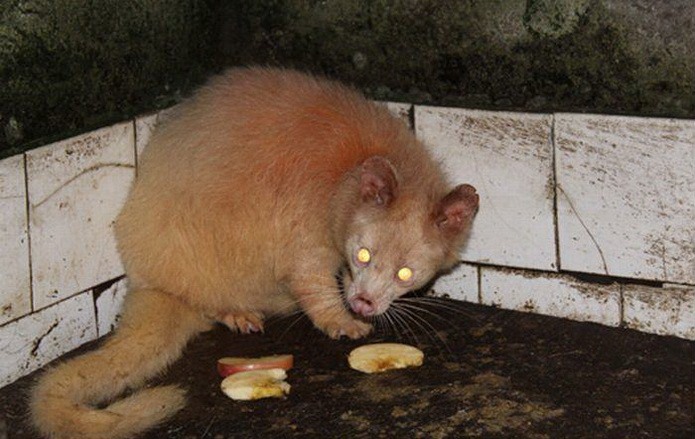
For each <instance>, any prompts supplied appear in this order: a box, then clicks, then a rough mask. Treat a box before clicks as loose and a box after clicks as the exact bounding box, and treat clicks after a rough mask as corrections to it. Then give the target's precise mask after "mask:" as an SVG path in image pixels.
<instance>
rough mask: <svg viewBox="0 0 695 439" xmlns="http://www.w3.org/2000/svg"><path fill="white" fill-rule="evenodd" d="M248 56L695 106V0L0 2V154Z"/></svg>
mask: <svg viewBox="0 0 695 439" xmlns="http://www.w3.org/2000/svg"><path fill="white" fill-rule="evenodd" d="M240 64H241V65H244V64H269V65H281V66H292V67H299V68H303V69H306V70H310V71H313V72H318V73H324V74H327V75H329V76H332V77H336V78H339V79H342V80H344V81H347V82H350V83H353V84H355V85H357V86H358V87H360V88H362V89H363V90H365V92H366V93H367V94H368V95H370V96H371V97H373V98H377V99H388V100H400V101H407V102H416V103H431V104H439V105H460V106H468V107H475V108H490V109H512V110H528V111H588V112H600V113H613V114H616V113H618V114H636V115H657V116H671V117H695V2H693V0H632V1H629V2H628V1H624V0H91V1H90V0H25V1H20V0H0V128H1V129H2V131H0V157H1V156H6V155H9V154H11V153H13V152H16V151H18V150H21V149H26V148H29V147H32V146H36V145H39V144H42V143H46V142H47V141H49V140H54V139H56V138H59V137H66V136H68V135H70V134H73V133H75V132H77V131H84V130H87V129H91V128H94V127H96V126H100V125H104V124H107V123H110V122H112V121H115V120H122V119H124V118H127V117H129V116H132V115H134V114H138V113H142V112H145V111H148V110H151V109H155V108H160V107H162V106H166V105H167V104H170V103H172V102H174V101H176V100H177V99H179V98H180V96H181V95H182V94H186V93H187V92H188V91H189V90H190V89H191V88H192V87H193V86H195V85H197V84H200V83H201V82H202V80H203V78H205V77H206V76H209V75H210V74H212V73H214V72H215V71H217V70H219V69H220V68H221V67H222V66H224V65H226V66H230V65H240Z"/></svg>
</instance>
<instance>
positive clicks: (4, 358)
mask: <svg viewBox="0 0 695 439" xmlns="http://www.w3.org/2000/svg"><path fill="white" fill-rule="evenodd" d="M96 334H97V331H96V325H95V321H94V301H93V300H92V294H91V292H87V293H82V294H79V295H77V296H75V297H71V298H69V299H67V300H65V301H63V302H60V303H58V304H55V305H54V306H51V307H48V308H45V309H43V310H41V311H39V312H37V313H34V314H31V315H28V316H26V317H23V318H21V319H19V320H16V321H14V322H12V323H9V324H7V325H5V326H2V327H0V352H2V355H0V387H2V386H4V385H6V384H9V383H11V382H13V381H14V380H16V379H17V378H20V377H22V376H24V375H27V374H29V373H31V372H33V371H35V370H36V369H38V368H40V367H42V366H43V365H45V364H47V363H49V362H50V361H51V360H53V359H55V358H57V357H59V356H61V355H62V354H64V353H66V352H69V351H71V350H72V349H74V348H76V347H78V346H80V345H82V344H84V343H86V342H88V341H91V340H93V339H94V338H95V337H96Z"/></svg>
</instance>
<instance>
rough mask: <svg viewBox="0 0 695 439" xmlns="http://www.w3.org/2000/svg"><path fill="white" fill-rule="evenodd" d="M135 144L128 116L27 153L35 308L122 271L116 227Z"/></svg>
mask: <svg viewBox="0 0 695 439" xmlns="http://www.w3.org/2000/svg"><path fill="white" fill-rule="evenodd" d="M134 149H135V145H134V133H133V123H132V122H127V123H122V124H118V125H114V126H112V127H108V128H104V129H101V130H97V131H94V132H91V133H87V134H84V135H82V136H78V137H75V138H72V139H68V140H65V141H62V142H58V143H54V144H52V145H47V146H45V147H42V148H39V149H35V150H32V151H29V152H27V154H26V157H27V175H28V188H29V194H28V196H29V219H30V231H31V259H32V270H33V272H32V274H33V276H32V279H33V299H34V309H40V308H43V307H45V306H48V305H50V304H52V303H55V302H57V301H59V300H61V299H63V298H65V297H68V296H70V295H72V294H75V293H78V292H80V291H85V290H87V289H88V288H91V287H92V286H94V285H98V284H101V283H103V282H105V281H108V280H110V279H113V278H116V277H118V276H120V275H122V274H123V268H122V265H121V262H120V258H119V256H118V253H117V251H116V243H115V239H114V236H113V230H112V229H113V223H114V221H115V218H116V215H117V214H118V212H119V210H120V209H121V206H122V205H123V202H124V201H125V197H126V195H127V192H128V189H129V187H130V184H131V181H132V180H133V177H134V175H135V166H134V165H135V164H134V160H135V158H134V154H133V151H134Z"/></svg>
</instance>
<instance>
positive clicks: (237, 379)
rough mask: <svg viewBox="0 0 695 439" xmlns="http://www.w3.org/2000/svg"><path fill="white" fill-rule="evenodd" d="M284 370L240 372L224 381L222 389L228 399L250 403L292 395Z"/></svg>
mask: <svg viewBox="0 0 695 439" xmlns="http://www.w3.org/2000/svg"><path fill="white" fill-rule="evenodd" d="M285 378H287V373H286V372H285V370H284V369H263V370H251V371H248V372H239V373H235V374H234V375H229V376H228V377H227V378H225V379H224V380H222V384H221V385H220V388H221V389H222V392H224V394H225V395H227V396H228V397H230V398H232V399H235V400H240V401H248V400H252V399H261V398H282V397H283V396H285V395H287V394H289V393H290V385H289V384H288V383H286V382H285Z"/></svg>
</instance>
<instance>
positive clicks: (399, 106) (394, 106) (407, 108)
mask: <svg viewBox="0 0 695 439" xmlns="http://www.w3.org/2000/svg"><path fill="white" fill-rule="evenodd" d="M382 104H385V105H386V107H387V108H388V109H389V111H391V114H393V115H394V116H396V117H397V118H399V119H400V120H402V121H403V122H405V124H406V125H408V126H409V127H410V128H413V127H412V124H411V123H410V122H411V121H410V112H411V111H412V110H413V106H412V105H411V104H406V103H403V102H382Z"/></svg>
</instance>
